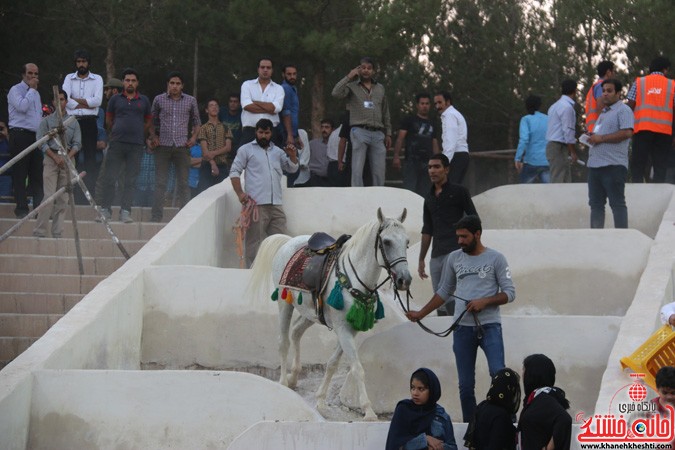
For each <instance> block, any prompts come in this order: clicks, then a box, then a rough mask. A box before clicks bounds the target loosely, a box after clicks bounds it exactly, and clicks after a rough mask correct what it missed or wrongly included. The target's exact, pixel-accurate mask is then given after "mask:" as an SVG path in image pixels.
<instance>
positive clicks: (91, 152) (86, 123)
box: [75, 116, 103, 205]
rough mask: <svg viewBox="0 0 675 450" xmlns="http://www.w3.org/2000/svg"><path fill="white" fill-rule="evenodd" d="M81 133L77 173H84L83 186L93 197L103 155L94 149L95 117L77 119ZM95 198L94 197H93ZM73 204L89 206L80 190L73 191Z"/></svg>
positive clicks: (96, 130)
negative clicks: (85, 173) (85, 174)
mask: <svg viewBox="0 0 675 450" xmlns="http://www.w3.org/2000/svg"><path fill="white" fill-rule="evenodd" d="M77 123H78V124H80V132H81V133H82V148H81V149H80V151H79V154H78V159H77V160H78V164H77V169H78V172H81V171H83V170H84V171H86V172H87V176H86V177H84V184H85V185H86V186H87V189H88V190H89V193H90V194H91V195H92V196H94V195H95V193H96V180H97V178H98V173H99V169H100V167H101V163H102V161H103V153H101V152H100V151H99V150H97V149H96V140H97V138H98V126H97V125H96V116H82V117H78V118H77ZM94 198H96V197H94ZM75 203H77V204H78V205H86V204H89V202H88V201H87V199H86V198H85V196H84V194H83V193H82V192H81V191H80V189H75Z"/></svg>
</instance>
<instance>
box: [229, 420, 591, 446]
mask: <svg viewBox="0 0 675 450" xmlns="http://www.w3.org/2000/svg"><path fill="white" fill-rule="evenodd" d="M453 431H454V434H455V442H456V443H457V448H459V449H463V448H466V447H464V440H463V437H464V433H466V424H465V423H455V424H453ZM578 431H579V427H578V426H576V425H573V431H572V433H573V435H575V436H576V434H577V433H578ZM388 432H389V423H387V422H384V423H382V422H379V423H372V422H353V423H341V422H324V423H293V422H259V423H257V424H255V425H253V426H252V427H251V428H249V429H248V430H246V431H245V432H244V433H242V434H241V435H239V436H238V437H237V438H236V439H235V440H234V441H233V442H232V444H230V446H229V447H228V450H249V449H252V448H255V449H258V450H316V449H317V448H327V447H326V443H330V448H340V449H348V448H354V449H356V448H358V449H359V450H382V448H383V447H384V444H385V443H386V442H387V433H388ZM580 448H581V447H580V446H579V443H578V442H576V440H574V439H573V440H572V442H571V446H570V449H571V450H579V449H580Z"/></svg>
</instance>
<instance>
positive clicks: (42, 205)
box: [0, 172, 87, 242]
mask: <svg viewBox="0 0 675 450" xmlns="http://www.w3.org/2000/svg"><path fill="white" fill-rule="evenodd" d="M86 174H87V173H86V172H82V173H80V174H79V175H77V176H76V177H74V178H73V179H72V180H70V183H77V182H78V181H80V180H81V179H82V177H84V176H85V175H86ZM65 190H66V186H63V187H62V188H61V189H59V190H58V191H56V192H54V193H53V194H52V195H50V196H49V198H46V199H45V200H43V201H42V203H40V206H38V207H37V208H35V209H34V210H32V211H31V212H29V213H28V215H27V216H26V217H24V218H23V219H21V220H19V221H18V222H17V223H15V224H14V225H13V226H12V227H11V228H10V229H9V230H7V231H5V233H4V234H3V235H2V236H0V242H2V241H4V240H5V239H7V238H8V237H10V236H11V235H12V233H14V232H15V231H16V230H18V229H19V227H21V225H23V224H24V223H26V222H27V221H28V220H29V219H31V218H33V217H34V216H36V215H37V213H38V212H40V211H41V210H42V209H43V208H46V207H47V205H48V204H49V203H50V202H53V201H54V199H56V197H58V196H59V195H61V194H63V192H64V191H65Z"/></svg>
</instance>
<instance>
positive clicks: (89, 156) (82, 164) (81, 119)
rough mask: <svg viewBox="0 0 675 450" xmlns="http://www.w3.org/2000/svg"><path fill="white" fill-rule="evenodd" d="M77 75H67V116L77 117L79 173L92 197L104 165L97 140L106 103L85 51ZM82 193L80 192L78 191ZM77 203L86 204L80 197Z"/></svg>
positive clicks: (79, 55)
mask: <svg viewBox="0 0 675 450" xmlns="http://www.w3.org/2000/svg"><path fill="white" fill-rule="evenodd" d="M74 58H75V67H76V69H77V70H76V71H75V72H73V73H71V74H68V75H66V78H65V80H63V90H64V91H65V92H66V94H68V104H67V105H66V112H67V113H68V115H70V116H75V117H76V118H77V122H78V123H79V124H80V130H81V132H82V150H81V151H80V152H79V158H78V162H79V164H78V170H85V171H86V172H87V176H86V177H85V178H84V183H85V185H86V186H87V189H89V192H91V194H92V195H93V194H94V191H95V190H96V179H97V178H98V172H99V168H100V166H101V162H102V161H103V154H102V153H101V152H99V151H98V150H97V148H96V141H97V139H98V126H97V123H96V121H97V118H98V107H99V106H101V103H102V102H103V78H101V77H100V76H99V75H96V74H95V73H91V72H90V71H89V65H90V64H91V55H90V54H89V52H88V51H86V50H77V51H76V52H75V55H74ZM76 192H79V191H76ZM76 200H78V202H77V203H86V200H85V199H84V197H83V196H81V195H79V194H78V195H77V196H76Z"/></svg>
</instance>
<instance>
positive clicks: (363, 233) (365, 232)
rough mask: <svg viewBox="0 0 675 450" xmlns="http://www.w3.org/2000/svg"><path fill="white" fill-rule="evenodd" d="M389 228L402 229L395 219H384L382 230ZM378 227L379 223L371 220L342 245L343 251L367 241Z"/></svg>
mask: <svg viewBox="0 0 675 450" xmlns="http://www.w3.org/2000/svg"><path fill="white" fill-rule="evenodd" d="M390 226H398V227H401V228H403V225H401V223H400V222H399V221H397V220H396V219H392V218H385V219H384V228H388V227H390ZM379 227H380V221H379V220H378V219H373V220H371V221H370V222H368V223H365V224H363V225H361V227H360V228H359V229H358V230H356V232H355V233H354V234H353V235H352V238H351V239H350V240H348V241H347V243H346V244H345V245H344V247H343V248H344V250H345V251H346V252H348V251H350V250H352V249H353V248H354V247H356V246H357V245H359V244H361V243H362V242H363V241H365V240H367V239H368V237H369V236H370V234H371V233H372V232H373V229H375V230H377V229H378V228H379Z"/></svg>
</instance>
